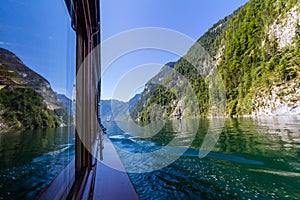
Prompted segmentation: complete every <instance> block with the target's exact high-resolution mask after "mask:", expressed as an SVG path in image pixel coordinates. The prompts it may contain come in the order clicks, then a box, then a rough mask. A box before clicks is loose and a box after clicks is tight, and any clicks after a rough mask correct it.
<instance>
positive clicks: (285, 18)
mask: <svg viewBox="0 0 300 200" xmlns="http://www.w3.org/2000/svg"><path fill="white" fill-rule="evenodd" d="M297 26H300V5H296V6H294V7H293V8H292V9H291V10H290V11H288V12H287V13H285V14H283V15H281V16H280V17H279V18H278V19H277V20H276V21H275V22H274V23H273V24H272V25H271V26H270V27H269V28H268V29H269V39H270V40H272V39H274V37H275V39H276V40H277V41H278V45H279V48H281V49H282V48H284V47H286V46H288V45H292V44H293V42H292V41H293V38H294V37H295V33H296V28H297Z"/></svg>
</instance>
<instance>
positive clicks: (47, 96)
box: [0, 48, 63, 110]
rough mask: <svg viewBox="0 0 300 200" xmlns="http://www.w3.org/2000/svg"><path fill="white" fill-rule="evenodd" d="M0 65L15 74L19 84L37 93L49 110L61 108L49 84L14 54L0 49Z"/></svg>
mask: <svg viewBox="0 0 300 200" xmlns="http://www.w3.org/2000/svg"><path fill="white" fill-rule="evenodd" d="M0 64H1V65H3V66H5V67H6V68H7V69H9V70H11V71H13V72H14V73H15V74H17V75H18V77H19V80H20V82H21V83H23V84H26V85H29V86H31V87H32V88H33V89H34V90H35V91H36V92H37V93H39V94H40V95H41V96H42V97H43V98H44V101H45V103H46V104H47V106H48V108H49V109H51V110H54V109H60V108H63V107H62V105H61V103H60V102H59V100H58V99H57V97H56V94H55V93H54V92H53V90H52V88H51V86H50V83H49V82H48V81H47V80H46V79H45V78H44V77H42V76H41V75H39V74H37V73H36V72H34V71H32V70H31V69H29V68H28V67H27V66H25V65H24V63H23V62H22V61H21V60H20V59H19V58H18V57H17V56H16V55H15V54H13V53H12V52H10V51H8V50H5V49H3V48H0Z"/></svg>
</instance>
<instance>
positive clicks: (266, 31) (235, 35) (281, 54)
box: [131, 0, 300, 121]
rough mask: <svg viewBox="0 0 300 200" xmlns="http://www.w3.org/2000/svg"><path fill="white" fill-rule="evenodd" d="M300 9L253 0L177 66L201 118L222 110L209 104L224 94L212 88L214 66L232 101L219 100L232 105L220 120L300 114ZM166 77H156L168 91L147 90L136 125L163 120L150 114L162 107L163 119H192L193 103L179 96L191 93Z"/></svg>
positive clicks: (292, 0) (294, 2)
mask: <svg viewBox="0 0 300 200" xmlns="http://www.w3.org/2000/svg"><path fill="white" fill-rule="evenodd" d="M299 5H300V1H299V0H289V1H283V0H265V1H260V0H250V1H249V2H248V3H247V4H246V5H245V6H243V7H241V8H239V9H238V10H237V11H235V12H234V13H233V14H232V15H230V16H228V17H226V18H224V19H223V20H220V21H219V22H218V23H217V24H215V25H214V26H213V27H212V28H211V29H209V30H208V32H207V33H205V34H204V35H203V36H202V37H201V38H200V39H199V40H198V41H197V43H196V44H195V45H193V46H192V47H191V48H190V50H189V51H188V53H187V54H186V55H185V56H184V57H183V58H181V59H179V60H178V61H177V62H175V63H174V64H173V68H174V70H175V71H176V72H177V73H179V74H181V75H182V76H184V77H185V78H186V79H187V80H188V81H189V83H190V85H191V87H192V89H193V93H194V94H195V95H196V97H197V99H198V102H199V107H200V109H199V112H200V114H199V115H204V116H207V115H213V113H214V112H213V110H214V109H215V107H216V106H215V105H214V102H212V101H210V100H209V98H210V97H211V95H215V92H216V91H217V89H218V88H216V87H217V86H213V85H211V84H210V80H211V79H212V76H211V74H210V73H211V70H212V68H213V67H214V66H215V67H217V69H218V71H219V74H220V75H221V80H222V81H221V82H222V83H223V84H224V88H225V97H226V100H225V99H223V98H221V97H220V98H219V101H220V102H221V101H226V108H225V110H224V112H223V113H220V112H218V114H221V115H227V116H229V115H230V116H233V115H262V114H263V115H276V114H300V107H299V106H300V101H299V100H300V96H299V83H300V73H299V71H300V67H299V66H300V22H299V16H300V13H299V10H300V9H299ZM201 48H203V49H204V50H205V52H204V51H202V50H201ZM203 52H204V53H203ZM206 54H208V55H206ZM164 71H165V68H164V67H163V68H162V71H161V72H160V73H159V74H158V75H157V76H156V77H154V78H158V77H159V78H160V79H163V80H161V82H162V83H164V87H163V88H161V87H159V86H153V85H151V84H150V83H148V84H146V87H145V90H144V91H143V93H142V97H141V100H140V101H139V102H138V103H137V105H136V107H135V108H134V109H133V112H132V113H131V114H132V116H133V117H134V118H135V119H138V120H143V121H147V120H153V119H154V120H155V119H159V118H156V117H155V116H154V117H153V116H152V117H151V114H150V111H151V109H153V108H154V107H155V105H156V104H160V105H161V106H162V107H163V109H164V111H163V112H162V113H161V114H160V116H167V117H174V116H176V117H177V116H178V114H179V112H181V113H180V114H181V115H182V116H183V117H189V116H190V113H191V112H193V111H191V110H190V111H188V110H187V109H186V108H188V106H187V105H188V104H190V102H189V100H188V99H189V97H183V98H178V95H177V94H178V93H184V92H185V91H184V89H181V91H178V90H176V89H175V87H174V85H178V84H180V81H179V79H178V77H176V76H174V75H172V73H169V74H167V73H165V72H164ZM171 93H173V94H171ZM179 96H180V95H179ZM181 96H183V95H181Z"/></svg>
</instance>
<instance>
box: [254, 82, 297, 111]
mask: <svg viewBox="0 0 300 200" xmlns="http://www.w3.org/2000/svg"><path fill="white" fill-rule="evenodd" d="M254 107H255V110H254V111H253V112H252V114H253V115H257V116H272V115H293V114H300V80H299V81H298V82H296V81H291V82H287V83H284V84H280V85H274V86H272V87H271V88H268V89H265V90H262V91H261V92H260V93H259V94H258V95H257V97H256V98H254Z"/></svg>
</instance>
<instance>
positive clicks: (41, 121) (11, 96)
mask: <svg viewBox="0 0 300 200" xmlns="http://www.w3.org/2000/svg"><path fill="white" fill-rule="evenodd" d="M0 104H1V105H2V108H3V112H2V118H3V119H4V120H5V121H6V123H7V124H8V125H9V126H10V127H13V128H17V129H34V128H46V127H58V126H59V125H60V122H59V120H58V118H57V117H56V116H55V115H54V113H53V111H51V110H49V109H48V108H47V105H46V104H45V103H44V102H43V98H42V97H41V96H40V95H39V94H38V93H36V92H35V91H34V90H33V89H32V88H30V87H24V88H13V87H6V88H3V89H2V90H0Z"/></svg>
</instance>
